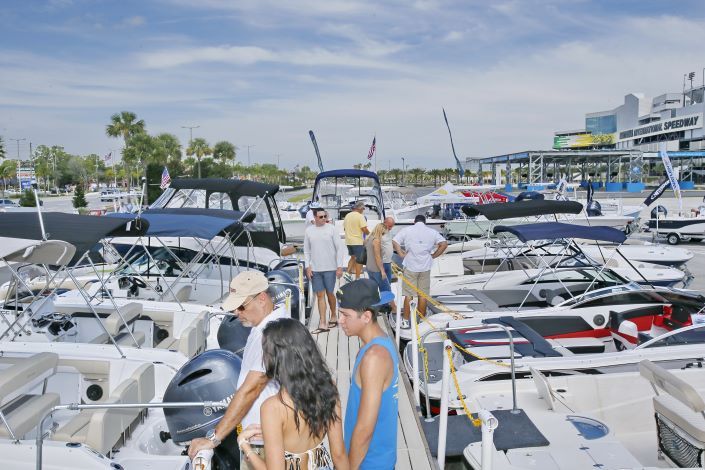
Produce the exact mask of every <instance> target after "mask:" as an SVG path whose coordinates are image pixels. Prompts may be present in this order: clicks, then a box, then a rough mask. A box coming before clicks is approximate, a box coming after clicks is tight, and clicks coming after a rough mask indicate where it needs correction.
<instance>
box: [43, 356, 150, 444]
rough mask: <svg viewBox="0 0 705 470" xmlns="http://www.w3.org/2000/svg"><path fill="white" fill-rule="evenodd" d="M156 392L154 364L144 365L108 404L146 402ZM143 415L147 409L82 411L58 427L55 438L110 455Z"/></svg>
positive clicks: (119, 388) (112, 394)
mask: <svg viewBox="0 0 705 470" xmlns="http://www.w3.org/2000/svg"><path fill="white" fill-rule="evenodd" d="M154 390H155V378H154V365H153V364H143V365H142V366H140V367H139V368H138V369H137V370H135V372H134V373H133V374H132V375H131V376H130V378H128V379H127V380H125V381H123V382H122V383H121V384H120V385H119V386H118V387H117V388H116V389H115V390H114V391H113V392H112V393H111V394H110V398H109V399H108V400H106V402H105V403H106V404H113V403H147V402H149V401H151V400H152V398H154ZM143 412H144V409H139V408H129V409H127V408H126V409H117V408H106V409H94V410H82V411H81V412H80V413H78V414H77V415H76V416H74V417H73V418H72V419H71V420H70V421H69V422H68V423H66V424H64V425H63V426H62V427H61V428H59V430H58V431H56V432H55V433H54V435H53V437H52V438H53V439H54V440H57V441H65V442H80V443H82V444H86V445H88V446H90V447H92V448H93V449H95V450H97V451H98V452H100V453H102V454H106V455H107V454H108V453H110V451H112V449H113V448H115V447H116V446H117V445H118V444H119V443H120V440H121V438H122V436H123V434H124V433H125V432H129V431H130V429H131V427H132V425H133V424H134V423H135V421H137V419H139V417H140V416H141V415H142V413H143Z"/></svg>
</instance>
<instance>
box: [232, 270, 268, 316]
mask: <svg viewBox="0 0 705 470" xmlns="http://www.w3.org/2000/svg"><path fill="white" fill-rule="evenodd" d="M268 287H269V281H268V280H267V278H266V277H265V276H264V274H262V273H261V272H259V271H244V272H241V273H240V274H238V275H237V276H235V277H234V278H233V280H232V281H230V294H228V296H227V297H226V298H225V301H224V302H223V310H225V311H228V312H232V311H233V310H235V309H236V308H238V307H239V306H241V305H242V304H243V303H244V302H245V299H247V298H248V297H249V296H251V295H257V294H259V293H260V292H264V291H266V290H267V288H268Z"/></svg>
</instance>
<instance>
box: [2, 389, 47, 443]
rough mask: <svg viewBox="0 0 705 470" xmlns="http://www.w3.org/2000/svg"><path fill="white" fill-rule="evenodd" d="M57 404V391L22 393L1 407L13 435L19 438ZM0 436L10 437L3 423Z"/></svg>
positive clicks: (37, 424) (37, 423)
mask: <svg viewBox="0 0 705 470" xmlns="http://www.w3.org/2000/svg"><path fill="white" fill-rule="evenodd" d="M58 404H59V394H58V393H45V394H43V395H23V396H22V397H19V398H17V399H16V400H15V401H13V402H11V403H10V404H8V405H6V406H5V407H3V409H2V412H3V414H4V415H5V419H6V420H7V423H8V424H9V425H10V428H11V429H12V432H13V433H14V435H15V437H16V438H17V439H20V438H22V436H24V435H25V434H27V433H28V432H30V431H31V430H32V429H34V428H35V427H37V426H39V422H40V421H41V420H42V418H44V416H45V415H46V414H47V413H48V412H49V410H51V409H52V408H53V407H55V406H56V405H58ZM0 437H3V438H6V439H7V438H10V433H9V432H8V430H7V427H5V425H4V424H0Z"/></svg>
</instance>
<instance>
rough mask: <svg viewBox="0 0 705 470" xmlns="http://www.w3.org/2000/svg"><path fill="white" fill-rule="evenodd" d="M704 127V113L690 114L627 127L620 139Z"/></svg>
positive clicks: (620, 134)
mask: <svg viewBox="0 0 705 470" xmlns="http://www.w3.org/2000/svg"><path fill="white" fill-rule="evenodd" d="M701 127H703V115H702V114H689V115H687V116H679V117H676V118H672V119H666V120H663V121H658V122H652V123H650V124H645V125H643V126H639V127H635V128H633V129H627V130H625V131H622V132H620V133H619V141H620V142H621V141H624V140H630V139H639V138H641V137H649V136H652V135H658V134H667V133H669V132H678V131H687V130H689V129H697V128H701Z"/></svg>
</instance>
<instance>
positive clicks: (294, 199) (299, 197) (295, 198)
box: [288, 193, 313, 202]
mask: <svg viewBox="0 0 705 470" xmlns="http://www.w3.org/2000/svg"><path fill="white" fill-rule="evenodd" d="M311 196H313V193H305V194H298V195H296V196H293V197H290V198H289V199H288V201H289V202H304V201H308V200H309V199H311Z"/></svg>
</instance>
